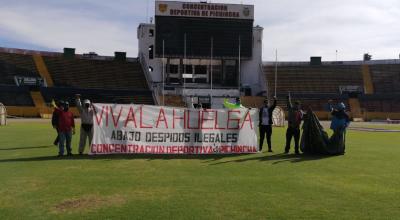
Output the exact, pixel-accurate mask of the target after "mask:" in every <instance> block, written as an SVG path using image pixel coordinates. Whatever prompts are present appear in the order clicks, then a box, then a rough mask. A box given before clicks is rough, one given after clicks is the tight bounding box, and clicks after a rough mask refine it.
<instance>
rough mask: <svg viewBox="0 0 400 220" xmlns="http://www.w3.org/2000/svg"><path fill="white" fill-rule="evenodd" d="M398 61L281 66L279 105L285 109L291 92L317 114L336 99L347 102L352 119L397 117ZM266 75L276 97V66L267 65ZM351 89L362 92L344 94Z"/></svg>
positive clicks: (399, 66)
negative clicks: (285, 99)
mask: <svg viewBox="0 0 400 220" xmlns="http://www.w3.org/2000/svg"><path fill="white" fill-rule="evenodd" d="M396 62H397V61H396ZM396 62H394V61H385V62H383V61H382V62H379V61H378V62H369V63H365V62H357V61H354V62H337V63H334V62H326V63H322V65H310V64H309V63H307V62H302V63H289V62H288V63H285V62H282V63H278V72H277V75H278V78H277V79H278V84H277V96H278V98H280V100H279V101H278V105H280V106H281V107H282V108H284V109H285V101H284V98H285V97H286V95H287V94H288V92H289V91H291V93H292V97H294V99H295V100H296V99H297V100H299V101H300V102H301V103H302V105H303V106H311V108H312V109H313V110H315V111H324V110H325V109H324V106H325V105H326V102H327V100H329V99H333V100H334V101H340V102H344V103H346V104H347V106H348V108H349V109H350V111H352V116H353V117H360V118H365V119H371V118H380V119H383V118H385V117H390V116H391V117H398V113H399V112H400V102H399V98H398V97H399V94H400V65H399V64H398V63H396ZM264 73H265V75H266V78H267V81H268V85H267V87H268V92H269V94H274V88H275V65H274V63H266V64H265V65H264ZM352 86H355V87H359V88H362V89H361V92H355V93H351V92H350V94H349V95H350V96H349V95H346V94H341V93H342V91H341V87H342V88H343V87H352ZM367 113H379V114H367ZM385 113H388V114H385ZM389 113H390V114H389ZM371 115H372V116H371Z"/></svg>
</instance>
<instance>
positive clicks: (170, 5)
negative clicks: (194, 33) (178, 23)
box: [155, 1, 254, 20]
mask: <svg viewBox="0 0 400 220" xmlns="http://www.w3.org/2000/svg"><path fill="white" fill-rule="evenodd" d="M155 6H156V9H155V10H156V12H155V15H156V16H174V17H199V18H230V19H247V20H254V5H242V4H214V3H200V2H176V1H156V3H155Z"/></svg>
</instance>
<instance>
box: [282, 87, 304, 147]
mask: <svg viewBox="0 0 400 220" xmlns="http://www.w3.org/2000/svg"><path fill="white" fill-rule="evenodd" d="M287 109H288V128H287V129H286V146H285V154H287V153H289V150H290V142H291V141H292V137H294V150H295V153H296V154H300V151H299V140H300V125H301V120H302V119H303V112H302V111H301V110H300V103H299V102H298V101H296V102H295V103H294V104H292V98H291V96H290V93H289V95H288V96H287Z"/></svg>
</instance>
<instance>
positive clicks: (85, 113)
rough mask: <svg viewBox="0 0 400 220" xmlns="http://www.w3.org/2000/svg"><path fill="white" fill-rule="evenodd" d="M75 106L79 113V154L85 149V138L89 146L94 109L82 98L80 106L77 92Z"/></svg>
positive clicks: (91, 137) (91, 136)
mask: <svg viewBox="0 0 400 220" xmlns="http://www.w3.org/2000/svg"><path fill="white" fill-rule="evenodd" d="M76 107H77V108H78V111H79V114H80V115H81V131H80V138H79V154H80V155H81V154H83V152H84V151H85V146H86V139H89V146H90V145H91V144H92V140H93V113H94V110H93V107H92V104H91V102H90V100H88V99H85V100H83V106H82V103H81V98H80V95H79V94H77V95H76Z"/></svg>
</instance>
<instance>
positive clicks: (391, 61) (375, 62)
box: [263, 59, 400, 66]
mask: <svg viewBox="0 0 400 220" xmlns="http://www.w3.org/2000/svg"><path fill="white" fill-rule="evenodd" d="M362 64H367V65H379V64H400V59H389V60H369V61H362V60H357V61H326V62H322V63H321V65H322V66H324V65H349V66H351V65H362ZM263 65H265V66H274V65H275V62H270V61H264V62H263ZM309 65H310V62H308V61H299V62H278V66H309Z"/></svg>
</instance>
